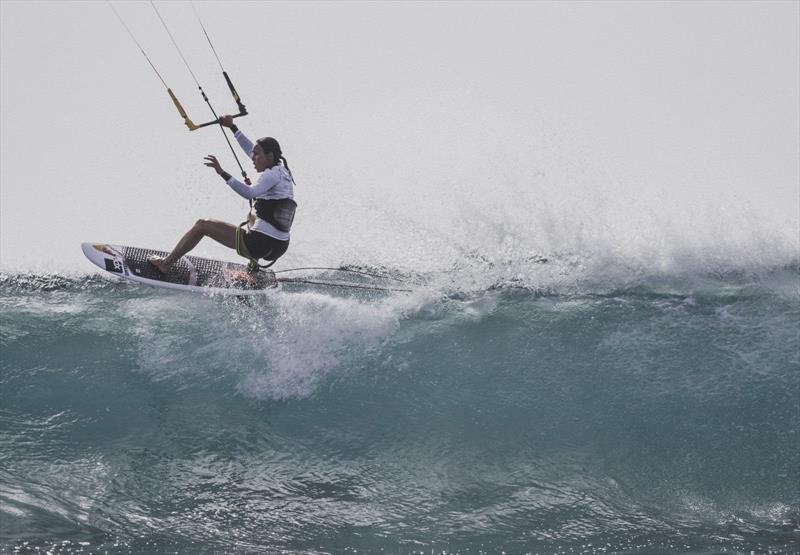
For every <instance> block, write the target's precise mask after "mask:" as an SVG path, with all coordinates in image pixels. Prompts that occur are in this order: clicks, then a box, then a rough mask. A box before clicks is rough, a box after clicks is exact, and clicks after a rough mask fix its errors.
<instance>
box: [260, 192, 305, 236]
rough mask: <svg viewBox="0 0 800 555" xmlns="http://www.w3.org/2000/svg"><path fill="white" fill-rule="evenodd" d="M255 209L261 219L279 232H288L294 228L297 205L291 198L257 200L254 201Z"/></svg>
mask: <svg viewBox="0 0 800 555" xmlns="http://www.w3.org/2000/svg"><path fill="white" fill-rule="evenodd" d="M253 208H254V209H255V211H256V214H257V215H258V217H259V218H261V219H262V220H265V221H266V222H269V223H270V224H271V225H272V226H273V227H274V228H275V229H277V230H278V231H283V232H287V231H289V229H291V227H292V222H293V221H294V213H295V211H296V210H297V203H296V202H295V201H294V200H293V199H290V198H270V199H265V198H257V199H255V200H254V201H253Z"/></svg>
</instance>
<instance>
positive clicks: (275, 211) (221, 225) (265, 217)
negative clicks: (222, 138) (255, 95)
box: [148, 116, 297, 273]
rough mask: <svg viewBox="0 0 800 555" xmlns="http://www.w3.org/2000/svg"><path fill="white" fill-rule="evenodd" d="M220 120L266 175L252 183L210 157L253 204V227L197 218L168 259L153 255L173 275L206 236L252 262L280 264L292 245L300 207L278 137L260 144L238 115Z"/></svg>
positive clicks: (211, 164)
mask: <svg viewBox="0 0 800 555" xmlns="http://www.w3.org/2000/svg"><path fill="white" fill-rule="evenodd" d="M219 123H220V125H222V126H223V127H227V128H229V129H230V130H231V131H233V132H234V137H236V140H237V141H238V142H239V146H241V147H242V149H243V150H244V151H245V152H246V153H247V155H248V156H250V157H251V159H252V160H253V165H254V166H255V168H256V171H257V172H259V173H260V174H261V175H259V176H258V179H257V180H256V183H255V185H252V186H250V185H247V184H245V183H242V182H241V181H239V180H238V179H236V178H235V177H232V176H231V174H229V173H228V172H226V171H225V170H223V169H222V167H221V166H220V164H219V162H218V161H217V159H216V157H215V156H213V155H211V154H209V155H208V156H206V157H205V160H206V161H205V163H204V164H205V165H206V166H208V167H210V168H214V170H215V171H216V172H217V174H218V175H219V176H220V177H222V178H223V179H224V180H225V182H226V183H227V184H228V186H229V187H230V188H231V189H233V190H234V191H236V192H237V193H238V194H239V195H240V196H242V197H244V198H246V199H248V200H250V201H251V202H252V208H251V210H250V214H249V217H248V222H247V229H246V230H245V229H242V228H241V227H240V226H236V225H233V224H229V223H226V222H221V221H218V220H206V219H201V220H197V222H196V223H195V224H194V226H192V228H191V229H190V230H189V231H187V232H186V234H185V235H184V236H183V237H181V240H180V241H178V244H177V245H175V248H174V249H172V252H170V253H169V254H168V255H167V256H166V257H164V258H161V257H157V256H151V257H150V258H149V259H148V262H150V264H152V265H153V266H155V267H156V268H158V270H159V271H161V272H162V273H167V272H168V271H169V269H170V267H171V266H172V265H173V264H175V262H177V261H178V260H180V258H181V257H182V256H183V255H185V254H186V253H188V252H189V251H191V250H192V249H193V248H195V247H196V246H197V244H198V243H199V242H200V240H201V239H202V238H203V237H211V238H212V239H214V240H215V241H216V242H218V243H222V244H223V245H225V246H226V247H228V248H231V249H235V250H236V252H237V253H238V254H239V255H241V256H244V257H245V258H249V259H250V260H251V261H254V260H258V259H259V258H264V259H265V260H269V261H273V262H274V261H275V260H277V259H278V258H279V257H281V256H282V255H283V254H284V253H285V252H286V249H287V248H289V230H290V228H291V225H292V220H293V219H294V210H295V207H296V206H297V205H296V204H295V202H294V200H293V199H294V181H293V179H292V173H291V171H290V170H289V164H288V163H287V162H286V158H284V156H283V155H282V153H281V147H280V145H279V144H278V141H276V140H275V139H273V138H272V137H264V138H262V139H259V140H258V141H256V143H255V145H254V144H253V143H252V142H251V141H250V140H249V139H248V138H247V137H245V135H244V133H242V132H241V131H240V130H239V129H238V128H237V127H236V125H234V123H233V117H232V116H222V117H221V118H219Z"/></svg>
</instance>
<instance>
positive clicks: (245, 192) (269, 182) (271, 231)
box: [227, 130, 294, 241]
mask: <svg viewBox="0 0 800 555" xmlns="http://www.w3.org/2000/svg"><path fill="white" fill-rule="evenodd" d="M234 137H236V140H237V141H239V146H241V147H242V150H244V151H245V152H246V153H247V155H248V156H249V157H250V158H251V159H252V158H253V143H252V142H251V141H250V139H248V138H247V137H245V135H244V133H242V132H241V131H240V130H239V131H236V133H235V134H234ZM227 183H228V186H229V187H230V188H231V189H233V190H234V191H236V192H237V193H238V194H239V195H240V196H242V197H244V198H246V199H256V198H263V199H271V198H275V199H277V198H294V182H293V181H292V175H291V174H290V173H289V170H287V169H286V168H285V167H284V166H282V165H281V164H276V165H275V166H272V167H271V168H269V169H268V170H266V171H264V172H262V173H261V175H259V176H258V180H256V182H255V185H252V186H250V185H247V184H246V183H242V182H241V181H239V180H238V179H236V178H235V177H231V178H230V179H229V180H228V181H227ZM250 213H251V214H252V215H253V216H254V217H255V223H254V224H253V225H251V226H250V229H252V230H254V231H258V232H259V233H263V234H264V235H269V236H270V237H274V238H275V239H279V240H281V241H286V240H288V239H289V232H288V231H281V230H279V229H277V228H276V227H275V226H273V225H272V224H271V223H269V222H268V221H266V220H262V219H261V218H259V217H258V214H256V211H255V208H253V209H252V210H251V211H250Z"/></svg>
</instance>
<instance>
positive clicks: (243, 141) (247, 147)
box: [233, 129, 254, 158]
mask: <svg viewBox="0 0 800 555" xmlns="http://www.w3.org/2000/svg"><path fill="white" fill-rule="evenodd" d="M233 136H234V137H236V140H237V141H239V146H240V147H242V150H244V151H245V153H246V154H247V155H248V156H249V157H250V158H252V157H253V148H254V146H253V143H252V142H251V141H250V139H248V138H247V137H245V135H244V133H242V130H241V129H237V130H236V133H234V134H233Z"/></svg>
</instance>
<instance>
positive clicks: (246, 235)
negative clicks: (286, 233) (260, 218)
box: [236, 227, 289, 260]
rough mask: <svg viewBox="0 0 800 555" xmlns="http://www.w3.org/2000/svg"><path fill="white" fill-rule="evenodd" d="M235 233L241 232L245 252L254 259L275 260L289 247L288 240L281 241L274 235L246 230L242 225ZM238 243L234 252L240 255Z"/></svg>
mask: <svg viewBox="0 0 800 555" xmlns="http://www.w3.org/2000/svg"><path fill="white" fill-rule="evenodd" d="M237 233H241V236H242V242H243V243H244V246H245V247H246V248H247V252H249V253H250V256H252V257H253V258H256V259H257V258H263V259H264V260H277V259H278V258H280V257H281V256H283V253H285V252H286V249H288V248H289V241H288V240H286V241H281V240H280V239H275V238H274V237H270V236H269V235H265V234H264V233H261V232H259V231H253V230H247V229H245V228H243V227H240V228H239V229H238V230H237ZM237 239H238V238H237ZM238 244H239V243H238V241H237V248H236V252H237V253H238V254H240V255H241V254H242V253H241V252H240V249H239V248H238Z"/></svg>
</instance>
